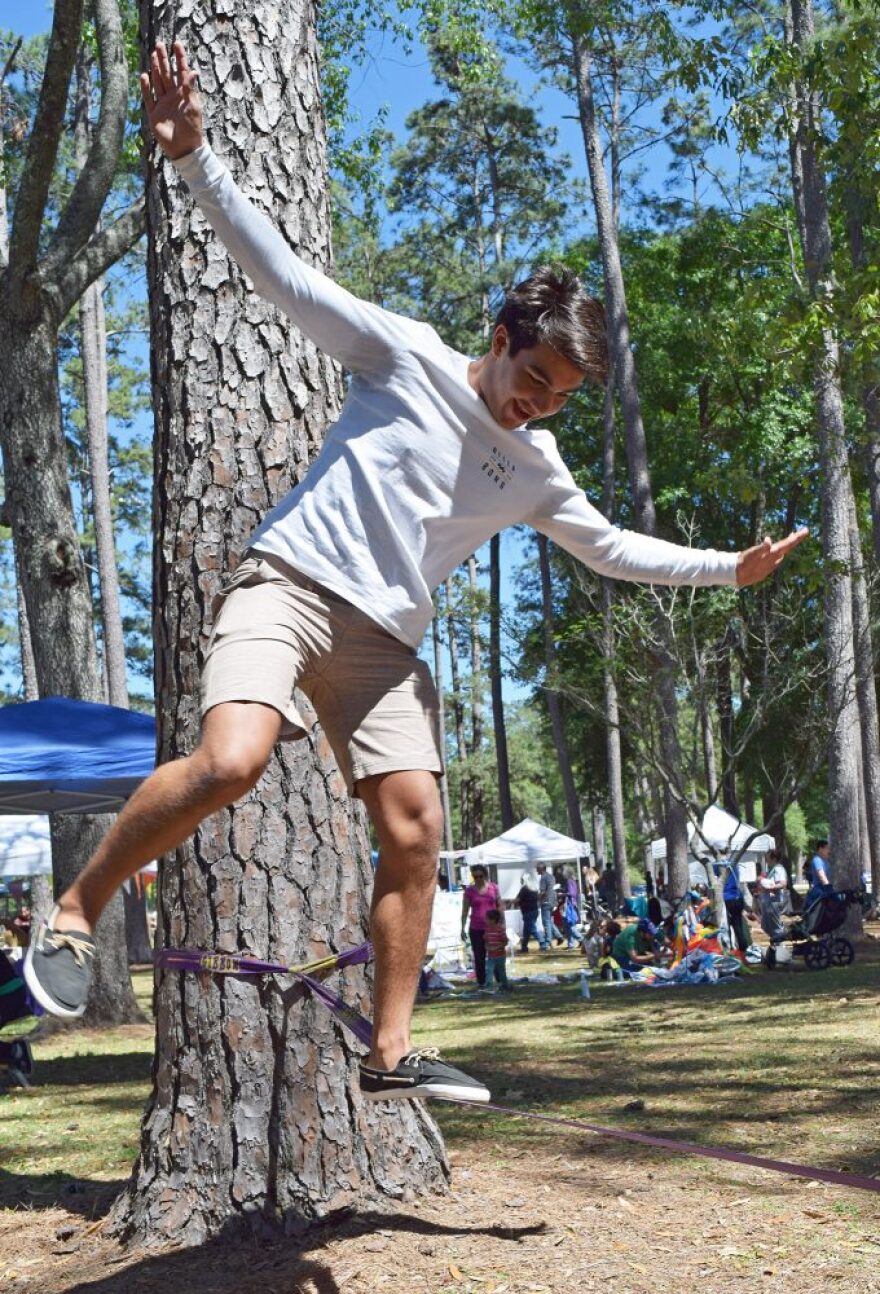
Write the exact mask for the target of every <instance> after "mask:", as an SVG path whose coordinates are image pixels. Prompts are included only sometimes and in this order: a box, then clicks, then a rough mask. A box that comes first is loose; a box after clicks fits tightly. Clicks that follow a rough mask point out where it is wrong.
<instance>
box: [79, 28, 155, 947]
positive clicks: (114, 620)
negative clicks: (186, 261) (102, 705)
mask: <svg viewBox="0 0 880 1294" xmlns="http://www.w3.org/2000/svg"><path fill="white" fill-rule="evenodd" d="M91 72H92V58H91V55H90V54H88V53H87V49H86V46H85V45H83V46H82V48H81V49H80V53H79V57H78V58H77V68H76V85H77V94H76V106H75V112H74V151H75V155H76V165H77V167H78V168H79V169H80V170H82V168H83V167H84V166H85V165H86V163H87V161H88V153H89V146H90V143H91V135H92V128H91V122H90V120H89V110H90V100H91V86H90V80H91ZM79 327H80V339H81V347H80V353H81V358H82V372H83V403H84V405H85V422H86V436H87V441H88V449H89V475H90V479H91V486H92V517H93V520H94V523H95V555H96V557H97V564H98V583H99V587H100V590H101V626H102V630H103V633H102V642H103V647H104V677H105V679H106V685H107V686H106V694H107V699H108V701H109V703H110V705H116V706H119V707H120V709H123V710H127V709H128V682H127V680H126V676H125V641H124V638H123V633H122V612H121V610H120V601H119V573H118V571H117V567H116V543H115V540H114V538H113V510H112V507H111V503H110V465H109V461H108V453H107V326H106V322H105V318H104V280H103V278H98V279H96V280H95V282H94V283H90V284H89V286H88V287H87V288H86V290H85V292H84V293H83V295H82V297H81V299H80V303H79ZM145 930H146V927H145Z"/></svg>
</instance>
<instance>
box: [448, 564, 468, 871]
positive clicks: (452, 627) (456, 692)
mask: <svg viewBox="0 0 880 1294" xmlns="http://www.w3.org/2000/svg"><path fill="white" fill-rule="evenodd" d="M443 588H444V592H445V594H446V638H447V641H448V643H449V673H450V677H451V681H452V712H453V717H454V721H455V750H456V755H457V756H458V765H459V768H460V770H461V778H460V782H459V788H458V799H459V829H460V839H461V847H462V849H466V848H468V847H469V846H470V845H472V844H473V843H474V842H473V840H472V839H471V832H470V813H469V808H468V806H469V795H468V783H469V779H468V775H467V772H466V770H467V767H468V752H467V741H466V739H465V735H464V704H463V702H462V699H461V671H460V670H459V668H458V634H457V633H456V624H455V603H454V600H453V597H452V579H451V578H449V579H447V580H446V582H445V583H444V586H443Z"/></svg>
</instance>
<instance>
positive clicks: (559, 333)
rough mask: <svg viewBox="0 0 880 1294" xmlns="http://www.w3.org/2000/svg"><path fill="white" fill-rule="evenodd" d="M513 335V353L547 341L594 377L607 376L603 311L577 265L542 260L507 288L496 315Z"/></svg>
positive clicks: (511, 345) (499, 321)
mask: <svg viewBox="0 0 880 1294" xmlns="http://www.w3.org/2000/svg"><path fill="white" fill-rule="evenodd" d="M498 324H503V325H504V327H505V328H506V329H507V335H508V337H509V338H510V354H511V356H514V355H515V354H516V353H517V351H520V350H528V349H530V348H531V347H532V346H537V345H538V344H539V342H545V343H546V344H547V345H548V346H552V347H553V349H554V350H555V351H558V352H559V354H560V355H562V356H563V357H564V358H565V359H567V360H569V362H570V363H572V364H575V365H577V367H578V368H580V369H583V371H584V372H585V373H586V375H587V377H589V378H590V379H592V381H594V382H599V383H603V384H604V382H605V381H606V379H607V376H608V340H607V337H606V332H605V311H604V309H603V308H602V303H601V301H597V300H596V298H595V297H591V296H590V294H589V293H588V292H587V290H586V288H585V287H584V285H583V284H582V283H581V281H580V279H579V278H578V276H577V274H575V272H574V270H570V269H569V268H568V267H567V266H565V265H542V266H540V267H539V268H538V269H537V270H535V272H534V274H531V275H530V276H529V277H528V278H527V279H524V280H523V282H522V283H517V285H516V287H513V288H511V289H510V290H509V292H508V293H507V295H506V297H505V298H504V305H503V306H502V307H501V310H500V311H499V313H498V318H497V319H496V320H495V326H496V327H497V326H498Z"/></svg>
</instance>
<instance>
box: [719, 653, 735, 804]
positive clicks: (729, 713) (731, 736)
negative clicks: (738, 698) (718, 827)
mask: <svg viewBox="0 0 880 1294" xmlns="http://www.w3.org/2000/svg"><path fill="white" fill-rule="evenodd" d="M731 650H732V636H731V632H730V630H728V631H727V632H726V633H725V635H724V637H723V638H722V639H721V641H720V643H719V644H718V652H717V658H716V664H715V686H716V689H717V692H716V694H717V697H718V727H719V731H720V733H721V758H722V761H723V762H722V770H721V803H722V806H723V807H724V809H725V810H726V812H727V813H730V814H732V815H733V817H734V818H739V798H738V796H737V793H736V764H735V761H734V740H735V730H734V724H735V717H734V713H733V682H732V679H731V670H730V655H731Z"/></svg>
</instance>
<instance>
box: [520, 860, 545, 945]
mask: <svg viewBox="0 0 880 1294" xmlns="http://www.w3.org/2000/svg"><path fill="white" fill-rule="evenodd" d="M539 902H540V890H539V886H538V885H536V884H535V881H534V878H533V877H531V876H530V875H529V874H528V872H524V873H523V878H522V885H521V886H520V890H519V894H517V896H516V906H517V907H518V908H519V910H520V914H521V915H522V939H521V940H520V946H519V950H520V952H523V953H527V952H528V951H529V940H530V939H534V940H535V941H536V942H537V945H538V947H539V948H540V950H541V952H543V951H544V950H545V948H546V947H547V944H545V942H544V937H543V935H542V933H541V931H540V930H539V929H538V906H539Z"/></svg>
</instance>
